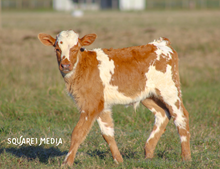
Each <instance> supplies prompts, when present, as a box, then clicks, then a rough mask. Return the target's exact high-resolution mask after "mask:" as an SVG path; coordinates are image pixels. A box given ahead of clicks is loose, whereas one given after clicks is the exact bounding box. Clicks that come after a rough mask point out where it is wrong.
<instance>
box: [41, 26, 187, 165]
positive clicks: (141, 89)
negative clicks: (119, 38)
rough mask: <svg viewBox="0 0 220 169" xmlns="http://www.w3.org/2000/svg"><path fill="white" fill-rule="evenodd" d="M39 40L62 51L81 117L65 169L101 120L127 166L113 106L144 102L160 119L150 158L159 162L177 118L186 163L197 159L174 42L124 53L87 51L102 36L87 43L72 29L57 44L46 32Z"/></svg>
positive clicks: (163, 40) (114, 151) (148, 145)
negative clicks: (160, 147) (158, 151)
mask: <svg viewBox="0 0 220 169" xmlns="http://www.w3.org/2000/svg"><path fill="white" fill-rule="evenodd" d="M38 38H39V40H40V41H41V42H42V43H43V44H44V45H46V46H53V47H54V48H55V50H56V56H57V61H58V65H59V70H60V72H61V74H62V76H63V78H64V81H65V84H66V88H67V91H68V93H69V95H70V96H71V97H72V98H73V99H74V100H75V102H76V105H77V107H78V108H79V110H80V112H81V114H80V119H79V121H78V123H77V125H76V127H75V128H74V130H73V132H72V138H71V145H70V149H69V152H68V154H67V156H66V158H65V160H64V165H69V166H71V165H72V164H73V162H74V158H75V155H76V152H77V149H78V147H79V145H80V144H81V143H82V142H83V140H84V139H85V138H86V135H87V134H88V132H89V130H90V128H91V127H92V124H93V122H94V121H95V120H97V122H98V124H99V126H100V129H101V133H102V136H103V137H104V139H105V141H106V142H107V143H108V145H109V147H110V150H111V153H112V156H113V159H114V160H115V161H116V162H123V159H122V156H121V154H120V152H119V150H118V147H117V145H116V142H115V139H114V123H113V119H112V117H111V114H112V112H111V107H112V106H113V105H115V104H124V105H128V104H133V105H134V107H136V106H137V105H138V104H139V103H140V102H141V103H142V104H143V105H144V106H145V107H147V108H148V109H149V110H150V111H151V112H152V113H153V114H154V115H155V123H154V127H153V130H152V132H151V134H150V136H149V138H148V140H147V141H146V143H145V157H146V158H153V155H154V149H155V147H156V144H157V142H158V140H159V138H160V136H161V135H162V134H163V133H164V131H165V128H166V125H167V123H168V122H169V120H170V118H171V117H173V119H174V123H175V125H176V127H177V130H178V133H179V136H180V141H181V148H182V158H183V160H191V153H190V133H189V116H188V112H187V110H186V109H185V107H184V105H183V101H182V97H181V89H180V79H179V71H178V55H177V53H176V52H175V51H174V50H173V48H172V47H171V46H170V41H169V40H168V39H166V38H160V39H159V40H156V41H154V42H151V43H148V44H146V45H143V46H135V47H128V48H123V49H94V50H86V49H83V48H82V46H88V45H90V44H92V43H93V42H94V41H95V39H96V34H88V35H85V36H84V37H83V38H79V35H78V34H77V33H75V32H74V31H72V30H68V31H62V32H61V33H60V34H58V35H57V37H56V39H54V38H53V37H51V36H50V35H48V34H44V33H40V34H39V35H38Z"/></svg>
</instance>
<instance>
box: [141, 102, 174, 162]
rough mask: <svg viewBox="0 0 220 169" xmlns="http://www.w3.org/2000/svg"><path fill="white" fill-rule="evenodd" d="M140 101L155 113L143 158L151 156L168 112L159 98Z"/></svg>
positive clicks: (166, 121) (164, 125)
mask: <svg viewBox="0 0 220 169" xmlns="http://www.w3.org/2000/svg"><path fill="white" fill-rule="evenodd" d="M141 103H142V104H143V105H144V106H145V107H147V108H148V109H149V110H150V111H151V112H152V113H153V114H154V115H155V123H154V127H153V130H152V132H151V134H150V136H149V138H148V139H147V142H146V143H145V158H153V156H154V150H155V147H156V145H157V142H158V141H159V139H160V137H161V135H162V134H163V133H164V131H165V128H166V126H167V124H168V122H169V119H170V114H169V112H168V111H167V109H166V107H165V106H164V105H163V104H162V103H161V102H159V100H158V101H156V100H153V99H145V100H143V101H142V102H141Z"/></svg>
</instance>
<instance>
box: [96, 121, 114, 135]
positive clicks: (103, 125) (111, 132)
mask: <svg viewBox="0 0 220 169" xmlns="http://www.w3.org/2000/svg"><path fill="white" fill-rule="evenodd" d="M97 122H98V124H99V127H100V129H101V132H102V134H104V135H106V136H111V137H113V136H114V129H113V128H112V127H106V124H107V123H105V122H103V121H102V119H101V118H100V117H99V118H98V119H97Z"/></svg>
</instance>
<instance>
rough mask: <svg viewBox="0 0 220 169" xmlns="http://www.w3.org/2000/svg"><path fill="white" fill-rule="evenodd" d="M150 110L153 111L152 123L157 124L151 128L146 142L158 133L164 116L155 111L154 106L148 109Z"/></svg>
mask: <svg viewBox="0 0 220 169" xmlns="http://www.w3.org/2000/svg"><path fill="white" fill-rule="evenodd" d="M150 111H151V112H152V113H155V123H154V125H155V126H157V128H156V130H153V131H152V132H151V134H150V136H149V138H148V139H147V142H148V141H149V140H150V139H152V138H154V136H155V134H156V133H158V132H159V131H160V126H161V125H162V124H163V123H164V121H165V119H166V116H164V117H163V116H162V113H161V112H157V111H156V110H155V109H154V108H152V109H150Z"/></svg>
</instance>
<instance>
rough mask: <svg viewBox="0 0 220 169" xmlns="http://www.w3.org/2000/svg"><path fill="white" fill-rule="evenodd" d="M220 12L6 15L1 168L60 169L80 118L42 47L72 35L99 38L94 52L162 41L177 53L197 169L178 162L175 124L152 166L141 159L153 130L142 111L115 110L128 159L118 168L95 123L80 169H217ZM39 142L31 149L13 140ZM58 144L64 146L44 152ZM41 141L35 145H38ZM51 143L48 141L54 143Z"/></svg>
mask: <svg viewBox="0 0 220 169" xmlns="http://www.w3.org/2000/svg"><path fill="white" fill-rule="evenodd" d="M219 21H220V11H150V12H125V13H122V12H118V11H114V12H111V11H104V12H87V13H85V15H84V16H83V17H82V18H73V17H71V15H70V14H69V13H56V12H34V13H32V12H6V11H4V12H3V13H2V29H1V30H0V72H1V73H0V168H10V169H11V168H59V166H60V164H61V163H62V161H63V160H64V158H65V155H66V154H67V152H68V149H69V145H70V136H71V133H72V130H73V128H74V126H75V125H76V123H77V121H78V119H79V113H78V111H77V109H76V108H75V105H74V103H73V102H72V100H71V99H70V98H69V97H68V96H67V93H66V91H65V88H64V87H65V86H64V81H63V79H62V77H61V75H60V73H59V71H58V67H57V61H56V58H55V53H54V51H53V49H52V48H49V47H48V48H47V47H45V46H43V45H42V44H41V43H40V42H39V41H38V39H37V34H38V33H39V32H45V33H49V34H52V35H53V36H55V35H56V34H57V33H58V32H59V31H61V30H66V29H74V30H75V31H77V32H79V33H80V36H81V37H82V36H83V35H85V34H88V33H96V34H97V35H98V39H97V40H96V41H95V43H94V44H93V45H92V46H91V47H89V49H91V48H98V47H106V48H111V47H113V48H120V47H126V46H133V45H142V44H146V43H148V42H151V41H153V40H154V39H157V38H158V37H160V36H163V37H167V38H169V39H170V41H171V43H172V45H173V47H174V48H175V49H176V51H177V52H178V53H179V58H180V60H179V67H180V77H181V83H182V93H183V100H184V104H185V107H186V108H187V110H188V111H189V114H190V131H191V152H192V162H189V163H183V162H182V161H181V157H180V153H181V149H180V141H179V137H178V134H177V130H176V128H175V125H174V124H173V120H171V121H170V123H169V124H168V126H167V130H166V132H165V133H164V135H163V136H162V137H161V139H160V141H159V143H158V145H157V147H156V150H155V158H154V159H153V160H145V159H144V144H145V141H146V140H147V138H148V136H149V134H150V132H151V130H152V127H153V123H154V116H153V114H152V113H151V112H150V111H148V110H147V109H145V108H144V107H143V106H140V107H139V108H138V110H137V112H136V113H135V112H134V111H133V108H132V107H128V108H125V107H124V106H115V107H114V108H113V112H114V114H113V118H114V121H115V137H116V141H117V144H118V147H119V150H120V152H121V154H122V156H123V158H124V163H123V164H119V165H117V164H115V163H114V162H113V159H112V157H111V153H110V150H109V148H108V146H107V144H106V143H105V141H104V140H103V138H102V136H101V134H100V130H99V128H98V125H97V123H95V124H94V126H93V128H92V130H91V131H90V133H89V135H88V136H87V138H86V140H85V141H84V142H83V144H82V145H81V146H80V148H79V150H78V153H77V156H76V160H75V163H74V167H75V168H79V169H81V168H105V169H106V168H120V169H121V168H123V169H127V168H128V169H129V168H132V169H133V168H136V169H141V168H152V169H153V168H192V169H195V168H216V169H217V168H220V66H219V65H220V31H219V30H220V29H219V28H220V22H219ZM13 138H14V141H15V138H18V140H19V139H20V138H21V139H22V138H34V139H35V140H34V141H33V143H35V144H32V146H30V145H27V144H23V145H21V146H19V145H14V144H12V143H11V144H9V143H10V142H9V141H10V139H11V141H12V139H13ZM41 138H57V139H59V138H61V140H62V144H59V145H58V146H56V144H52V143H51V142H50V143H49V144H46V143H44V144H42V145H40V146H39V143H40V142H39V141H40V139H41ZM36 139H38V140H37V141H36ZM50 141H51V140H50Z"/></svg>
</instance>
